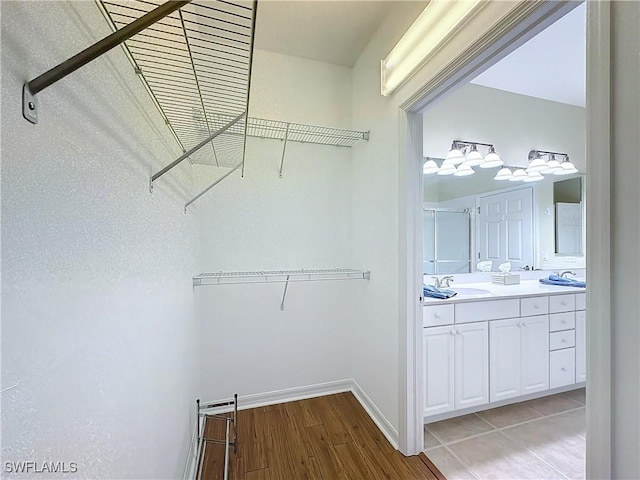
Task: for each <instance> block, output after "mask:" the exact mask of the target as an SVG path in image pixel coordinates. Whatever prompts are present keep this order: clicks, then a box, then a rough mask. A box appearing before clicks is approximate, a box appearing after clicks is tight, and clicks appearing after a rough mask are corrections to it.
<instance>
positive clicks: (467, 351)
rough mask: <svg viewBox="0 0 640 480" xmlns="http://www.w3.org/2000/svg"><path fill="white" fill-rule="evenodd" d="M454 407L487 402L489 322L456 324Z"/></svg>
mask: <svg viewBox="0 0 640 480" xmlns="http://www.w3.org/2000/svg"><path fill="white" fill-rule="evenodd" d="M455 352H456V354H455V358H456V359H455V377H456V389H455V406H456V408H466V407H472V406H475V405H483V404H485V403H488V402H489V324H488V323H487V322H477V323H469V324H465V325H458V326H456V336H455Z"/></svg>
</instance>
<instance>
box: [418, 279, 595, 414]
mask: <svg viewBox="0 0 640 480" xmlns="http://www.w3.org/2000/svg"><path fill="white" fill-rule="evenodd" d="M453 288H454V289H456V290H458V291H459V293H458V295H456V296H455V297H453V298H451V299H447V300H440V299H432V298H425V300H424V302H423V326H424V330H423V331H424V349H423V369H424V373H425V379H424V417H425V423H428V422H432V421H435V420H441V419H444V418H449V417H454V416H457V415H462V414H466V413H471V412H474V411H479V410H484V409H487V408H494V407H496V406H500V405H506V404H509V403H515V402H519V401H522V400H528V399H530V398H535V397H539V396H543V395H546V394H552V393H557V392H559V391H563V390H570V389H571V388H579V387H582V386H583V385H584V382H585V380H586V355H585V338H586V335H585V327H586V325H585V322H586V315H585V308H586V305H585V297H586V294H585V289H583V288H575V287H560V286H553V285H542V284H540V283H539V282H538V281H537V280H527V281H523V282H522V283H521V284H519V285H508V286H503V285H496V284H492V283H473V284H467V285H456V286H455V287H453Z"/></svg>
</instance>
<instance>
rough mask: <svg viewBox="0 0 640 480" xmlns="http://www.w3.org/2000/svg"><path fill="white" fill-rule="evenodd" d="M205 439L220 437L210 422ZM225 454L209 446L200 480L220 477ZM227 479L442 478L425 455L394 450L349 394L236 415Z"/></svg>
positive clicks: (219, 426) (216, 423) (215, 424)
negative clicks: (234, 445) (235, 449)
mask: <svg viewBox="0 0 640 480" xmlns="http://www.w3.org/2000/svg"><path fill="white" fill-rule="evenodd" d="M205 428H206V436H207V437H210V438H222V437H223V435H224V434H223V422H220V421H215V420H211V419H209V420H208V422H207V425H206V427H205ZM223 463H224V451H223V448H222V447H220V446H215V445H211V444H209V445H208V446H207V448H206V450H205V455H204V463H203V469H202V478H203V480H215V479H221V478H222V470H223ZM229 478H230V479H231V480H303V479H319V480H377V479H389V480H390V479H393V480H414V479H416V480H417V479H428V480H444V476H443V475H442V474H441V473H440V472H439V471H438V470H437V468H436V467H435V466H433V464H432V463H431V462H430V461H429V460H428V459H427V458H426V457H425V456H424V454H421V455H418V456H414V457H405V456H403V455H402V454H401V453H400V452H398V451H397V450H395V449H394V448H393V447H392V446H391V445H390V444H389V442H388V441H387V439H386V438H385V437H384V436H383V435H382V433H381V432H380V430H379V429H378V427H377V426H376V425H375V423H373V421H372V420H371V418H369V416H368V415H367V413H366V412H365V411H364V409H363V408H362V406H361V405H360V403H359V402H358V401H357V400H356V398H355V397H354V396H353V395H352V394H351V393H340V394H336V395H328V396H325V397H318V398H312V399H309V400H301V401H298V402H289V403H283V404H279V405H271V406H268V407H261V408H254V409H251V410H241V411H240V412H238V453H237V454H235V455H234V454H233V453H231V468H230V475H229Z"/></svg>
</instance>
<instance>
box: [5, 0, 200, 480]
mask: <svg viewBox="0 0 640 480" xmlns="http://www.w3.org/2000/svg"><path fill="white" fill-rule="evenodd" d="M108 33H109V29H108V27H107V25H106V22H105V21H104V19H103V17H102V15H101V14H100V12H99V11H98V9H97V7H96V5H95V4H94V3H93V2H65V3H63V2H2V247H3V250H2V388H3V389H4V388H9V387H12V386H14V385H16V387H15V388H13V389H10V390H7V391H5V392H4V393H2V460H3V461H21V460H22V461H27V460H33V461H37V462H40V464H41V462H43V461H46V460H49V461H66V462H71V461H75V462H77V464H78V473H77V474H76V475H71V476H73V477H79V478H80V477H81V478H131V479H134V478H135V479H140V478H156V479H157V478H178V477H181V476H182V472H183V469H184V465H185V460H186V455H187V448H188V445H189V441H190V434H191V431H192V429H193V424H194V423H193V422H194V421H195V417H194V416H193V404H192V402H193V401H194V400H195V397H196V394H197V392H196V389H197V381H198V363H197V348H198V343H197V337H198V331H197V323H196V321H195V315H194V301H193V291H192V288H191V279H190V277H191V275H192V274H193V272H194V271H196V269H197V261H196V260H197V255H198V253H199V251H198V235H197V231H198V230H197V224H196V220H197V217H196V216H193V215H192V216H185V215H184V214H183V213H182V204H183V201H184V199H185V197H186V195H187V192H189V191H191V190H192V189H193V187H192V185H191V179H190V177H189V176H188V175H187V173H186V172H187V170H183V169H181V168H178V169H176V171H175V172H172V173H170V174H168V175H167V177H166V178H163V179H160V180H159V181H158V185H157V188H156V190H155V193H154V194H153V195H151V194H150V193H149V191H148V178H149V174H150V173H151V172H152V171H153V170H157V169H159V168H161V167H162V166H164V164H167V163H169V162H170V161H171V160H172V159H173V158H174V156H176V155H177V154H178V151H177V148H176V145H175V144H174V143H172V142H173V141H172V140H171V138H170V137H169V135H168V132H167V131H166V127H164V125H163V124H162V122H161V121H160V118H159V115H158V114H157V113H156V110H155V107H154V106H153V104H152V103H151V101H150V100H149V98H148V95H147V93H146V92H145V91H144V89H143V88H142V85H141V84H140V82H139V80H138V79H137V78H136V76H135V75H134V74H133V72H132V70H131V67H130V64H129V62H128V61H127V60H126V58H125V57H124V55H123V52H122V51H121V50H120V49H116V50H114V51H113V52H111V53H109V54H108V55H106V56H105V57H103V58H101V59H98V60H96V61H95V62H94V63H92V64H90V65H88V66H85V67H84V68H82V69H81V70H78V71H77V72H75V73H73V74H72V75H70V76H69V77H67V78H66V79H64V80H62V81H60V82H59V83H57V84H55V85H53V86H51V87H49V88H48V89H47V90H45V91H43V92H42V93H41V94H40V95H39V100H40V105H41V111H40V123H39V124H38V125H31V124H30V123H28V122H27V121H26V120H24V119H23V118H22V114H21V90H22V83H23V82H24V81H25V80H27V79H30V78H33V77H35V76H36V75H39V74H40V73H43V72H44V71H45V70H46V69H48V68H50V67H52V66H53V65H55V64H56V63H58V62H60V61H62V60H65V59H66V58H68V57H69V56H71V55H73V54H75V53H77V52H78V51H80V50H81V49H82V48H85V47H86V46H87V45H89V44H91V43H92V42H93V41H95V40H96V39H99V38H101V37H103V36H105V35H106V34H108ZM116 72H119V73H116ZM3 473H4V464H3ZM32 476H33V478H36V477H37V478H40V477H43V476H44V475H43V474H40V475H34V474H32ZM59 476H62V475H59ZM11 478H21V476H20V475H11Z"/></svg>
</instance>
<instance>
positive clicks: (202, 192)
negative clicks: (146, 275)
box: [184, 162, 242, 285]
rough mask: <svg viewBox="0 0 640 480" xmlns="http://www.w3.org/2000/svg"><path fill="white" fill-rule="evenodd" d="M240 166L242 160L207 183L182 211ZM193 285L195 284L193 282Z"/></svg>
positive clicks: (185, 211) (185, 210)
mask: <svg viewBox="0 0 640 480" xmlns="http://www.w3.org/2000/svg"><path fill="white" fill-rule="evenodd" d="M241 166H242V162H240V163H239V164H238V165H236V166H235V167H233V168H232V169H231V170H229V171H228V172H227V173H225V174H224V175H223V176H221V177H220V178H219V179H217V180H216V181H215V182H213V183H212V184H211V185H209V186H208V187H207V188H205V189H204V190H203V191H201V192H200V193H199V194H198V195H196V196H195V197H193V198H192V199H191V200H189V201H188V202H187V203H185V204H184V213H187V207H188V206H189V205H191V204H192V203H193V202H195V201H196V200H197V199H199V198H200V197H201V196H202V195H204V194H205V193H207V192H208V191H209V190H211V189H212V188H213V187H215V186H216V185H217V184H219V183H220V182H221V181H223V180H224V179H225V178H227V177H228V176H229V175H231V174H232V173H233V172H235V171H236V170H238V169H239V168H240V167H241ZM194 285H195V284H194Z"/></svg>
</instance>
